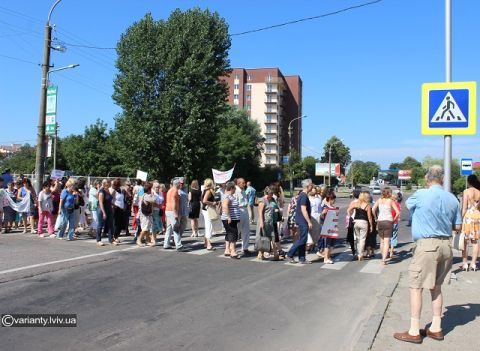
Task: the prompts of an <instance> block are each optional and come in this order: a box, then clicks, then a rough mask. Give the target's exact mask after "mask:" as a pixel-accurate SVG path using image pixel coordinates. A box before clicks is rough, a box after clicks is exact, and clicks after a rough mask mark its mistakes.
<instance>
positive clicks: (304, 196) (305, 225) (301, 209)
mask: <svg viewBox="0 0 480 351" xmlns="http://www.w3.org/2000/svg"><path fill="white" fill-rule="evenodd" d="M302 188H303V191H302V192H301V193H300V195H299V196H298V199H297V207H296V208H295V223H296V224H297V225H298V231H299V234H300V236H299V238H298V240H297V241H295V242H294V243H293V245H292V247H291V248H290V250H288V253H287V257H288V261H289V263H297V261H295V259H294V258H293V256H295V254H296V252H297V251H298V260H299V261H300V263H301V264H309V263H312V262H311V261H308V260H307V259H306V252H305V251H306V246H307V239H308V231H309V230H312V221H311V220H310V212H311V206H310V200H309V199H308V193H309V192H310V191H312V188H313V183H312V180H311V179H305V180H302Z"/></svg>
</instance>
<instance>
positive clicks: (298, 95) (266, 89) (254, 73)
mask: <svg viewBox="0 0 480 351" xmlns="http://www.w3.org/2000/svg"><path fill="white" fill-rule="evenodd" d="M222 79H223V80H225V81H226V82H227V84H228V87H229V97H228V101H229V103H230V104H231V105H234V106H237V107H238V108H240V109H244V110H246V111H247V113H248V115H249V116H250V118H251V119H253V120H255V121H257V122H258V123H259V125H260V128H261V130H262V135H263V136H264V137H265V144H264V152H263V153H262V166H279V165H281V162H282V157H283V156H285V155H287V154H288V153H289V145H290V144H291V147H292V148H293V149H295V150H297V151H298V152H299V153H301V145H302V119H297V120H295V121H294V119H296V118H297V117H300V116H301V115H302V80H301V79H300V77H299V76H295V75H294V76H284V75H283V74H282V72H281V71H280V69H278V68H255V69H246V68H235V69H233V70H232V72H231V74H230V75H229V76H228V77H222ZM292 121H293V122H292ZM290 122H292V123H290ZM290 124H291V127H292V139H291V140H289V134H288V127H289V125H290Z"/></svg>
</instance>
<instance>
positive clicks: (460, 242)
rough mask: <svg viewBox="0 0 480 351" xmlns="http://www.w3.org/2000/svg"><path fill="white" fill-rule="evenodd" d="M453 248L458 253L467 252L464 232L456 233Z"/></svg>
mask: <svg viewBox="0 0 480 351" xmlns="http://www.w3.org/2000/svg"><path fill="white" fill-rule="evenodd" d="M452 242H453V245H452V246H453V248H454V249H455V250H458V251H463V250H465V233H464V232H460V233H458V232H455V233H454V234H453V239H452Z"/></svg>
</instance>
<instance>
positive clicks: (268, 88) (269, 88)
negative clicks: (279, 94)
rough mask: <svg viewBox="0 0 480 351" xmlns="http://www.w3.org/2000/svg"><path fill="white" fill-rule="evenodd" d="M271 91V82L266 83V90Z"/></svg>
mask: <svg viewBox="0 0 480 351" xmlns="http://www.w3.org/2000/svg"><path fill="white" fill-rule="evenodd" d="M271 91H272V84H270V83H268V84H267V92H271Z"/></svg>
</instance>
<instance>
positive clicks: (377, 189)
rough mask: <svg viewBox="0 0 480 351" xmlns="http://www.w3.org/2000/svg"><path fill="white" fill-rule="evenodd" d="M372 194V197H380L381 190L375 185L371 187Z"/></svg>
mask: <svg viewBox="0 0 480 351" xmlns="http://www.w3.org/2000/svg"><path fill="white" fill-rule="evenodd" d="M371 189H372V194H373V195H381V194H382V189H381V188H380V187H379V186H378V185H376V186H372V188H371Z"/></svg>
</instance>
